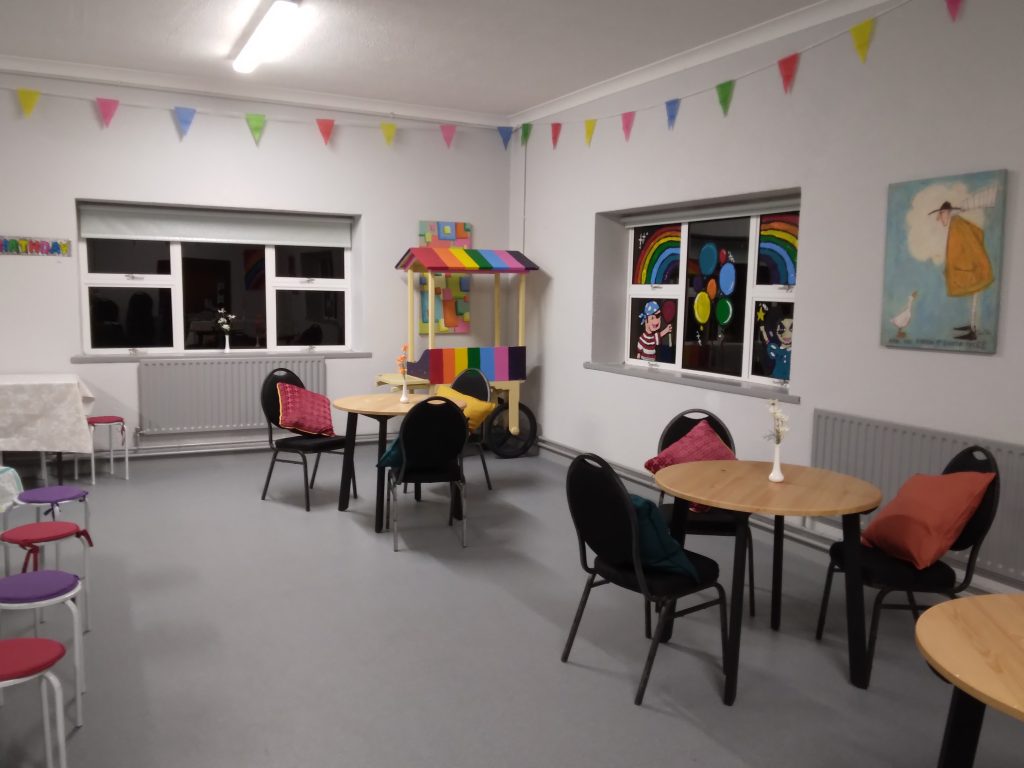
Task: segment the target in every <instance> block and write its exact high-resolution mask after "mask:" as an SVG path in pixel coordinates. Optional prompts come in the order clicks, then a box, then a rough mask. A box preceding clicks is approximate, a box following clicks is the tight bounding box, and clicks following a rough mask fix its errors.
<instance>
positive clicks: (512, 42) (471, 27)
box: [0, 0, 878, 115]
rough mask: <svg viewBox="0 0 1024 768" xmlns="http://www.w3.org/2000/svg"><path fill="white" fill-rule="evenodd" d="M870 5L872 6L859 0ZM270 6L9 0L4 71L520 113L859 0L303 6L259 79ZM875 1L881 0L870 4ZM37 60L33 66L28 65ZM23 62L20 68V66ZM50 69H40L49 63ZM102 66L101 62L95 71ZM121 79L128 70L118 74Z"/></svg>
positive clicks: (395, 0) (231, 0)
mask: <svg viewBox="0 0 1024 768" xmlns="http://www.w3.org/2000/svg"><path fill="white" fill-rule="evenodd" d="M858 1H859V4H860V5H861V6H864V5H870V4H871V2H870V1H869V2H864V0H853V2H854V3H856V2H858ZM269 2H270V0H170V1H168V0H162V1H161V2H156V0H3V1H2V2H0V30H3V33H2V34H0V70H4V69H6V70H7V71H21V72H25V71H33V67H32V66H31V65H32V64H35V65H36V66H35V69H34V71H38V72H40V73H46V74H56V73H60V74H63V75H64V76H71V77H74V76H75V73H76V72H81V73H82V75H81V76H83V77H85V78H86V79H88V77H89V75H88V74H87V72H88V70H87V69H85V68H81V67H67V66H64V67H63V68H62V67H61V66H60V65H55V64H53V62H66V63H70V64H73V65H89V66H91V67H94V68H100V67H102V68H118V69H121V70H131V71H132V72H133V74H134V77H122V78H115V77H110V78H100V79H108V80H117V79H120V80H121V81H123V82H134V83H135V84H145V83H146V77H147V76H153V77H152V79H153V82H154V84H155V83H156V82H157V78H156V77H155V76H163V80H162V82H164V83H165V84H166V83H167V82H168V81H167V76H173V77H174V78H175V80H174V83H175V84H176V85H177V86H178V87H182V86H188V88H187V89H188V90H205V91H208V92H211V93H222V94H233V93H235V94H239V95H252V94H253V89H254V88H263V89H266V90H267V91H268V92H270V91H271V90H275V91H276V92H280V91H281V90H282V89H286V90H288V91H302V92H315V93H319V94H328V95H332V96H337V97H348V98H356V99H373V100H376V101H379V102H385V103H390V104H406V105H423V106H427V107H431V108H435V109H442V110H443V109H450V110H461V111H463V112H464V113H467V114H469V113H474V114H488V115H515V114H517V113H522V112H524V111H525V110H528V109H530V108H534V107H536V106H538V105H541V104H544V103H546V102H548V101H551V100H553V99H556V98H558V97H562V96H565V95H566V94H570V93H573V92H575V91H578V90H580V89H584V88H587V87H588V86H591V85H594V84H596V83H600V82H602V81H605V80H608V79H610V78H614V77H617V76H619V75H621V74H623V73H626V72H629V71H631V70H635V69H638V68H643V67H646V66H648V65H650V64H653V63H654V62H658V61H660V60H663V59H666V58H668V57H672V56H674V55H676V54H680V53H683V52H686V51H690V50H692V49H694V48H698V47H699V46H702V45H707V44H708V43H711V42H713V41H716V40H720V39H721V38H724V37H727V36H730V35H737V34H738V33H742V32H744V31H748V30H750V29H751V28H753V27H757V26H759V25H764V24H765V23H766V22H769V21H771V20H773V19H777V18H778V17H780V16H783V15H785V14H791V13H793V12H797V11H801V10H802V9H807V8H808V7H810V6H815V9H814V11H819V10H820V6H823V5H829V6H845V7H847V9H848V6H849V5H850V4H851V0H820V1H818V0H629V1H628V2H623V0H303V6H304V8H305V9H306V12H307V13H309V14H310V16H312V18H313V19H314V21H313V23H312V28H311V29H310V30H309V32H308V34H307V35H306V37H305V39H304V40H303V41H302V42H301V44H300V45H299V47H298V49H297V50H296V51H294V53H293V54H292V55H291V56H290V57H289V58H287V59H286V60H284V61H281V62H279V63H274V64H264V65H263V66H261V67H260V68H259V69H258V70H256V72H254V73H253V74H251V75H238V74H236V73H235V72H234V71H233V70H232V69H231V64H230V57H231V56H232V55H233V54H234V53H235V52H236V51H237V49H238V47H239V42H240V40H241V37H242V35H243V33H244V32H245V31H246V30H247V29H249V28H250V27H251V26H252V20H253V18H254V16H256V14H257V13H260V14H261V13H262V10H263V9H264V8H265V7H267V6H268V5H269ZM874 2H876V3H877V2H878V0H874ZM22 59H34V60H36V61H35V62H25V61H20V60H22ZM14 62H17V63H19V66H17V67H14V66H12V65H13V63H14ZM44 64H45V66H44ZM95 71H99V70H95ZM122 74H124V73H122Z"/></svg>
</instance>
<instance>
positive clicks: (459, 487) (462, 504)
mask: <svg viewBox="0 0 1024 768" xmlns="http://www.w3.org/2000/svg"><path fill="white" fill-rule="evenodd" d="M455 489H456V492H457V493H458V494H459V512H460V513H461V516H462V548H463V549H465V548H466V493H465V486H464V485H463V484H462V483H455Z"/></svg>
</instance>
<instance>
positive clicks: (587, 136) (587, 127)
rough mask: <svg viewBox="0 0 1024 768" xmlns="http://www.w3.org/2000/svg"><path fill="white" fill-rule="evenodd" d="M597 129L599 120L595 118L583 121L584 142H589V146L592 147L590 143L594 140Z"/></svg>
mask: <svg viewBox="0 0 1024 768" xmlns="http://www.w3.org/2000/svg"><path fill="white" fill-rule="evenodd" d="M595 128H597V120H596V119H594V118H593V117H591V118H589V119H587V120H584V121H583V140H584V141H586V142H587V146H588V147H589V146H590V141H591V140H592V139H593V138H594V129H595Z"/></svg>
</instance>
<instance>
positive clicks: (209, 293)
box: [181, 243, 267, 349]
mask: <svg viewBox="0 0 1024 768" xmlns="http://www.w3.org/2000/svg"><path fill="white" fill-rule="evenodd" d="M263 265H264V249H263V246H252V245H235V244H230V243H182V244H181V281H182V298H183V301H184V316H185V348H186V349H223V348H224V334H223V333H222V332H221V330H220V329H219V328H218V326H217V322H216V321H217V310H218V309H220V308H223V309H225V310H227V311H228V312H229V313H231V314H233V315H235V319H234V320H232V321H231V331H230V335H231V346H232V348H234V349H265V348H266V346H267V317H266V309H267V304H266V289H265V288H264V280H263Z"/></svg>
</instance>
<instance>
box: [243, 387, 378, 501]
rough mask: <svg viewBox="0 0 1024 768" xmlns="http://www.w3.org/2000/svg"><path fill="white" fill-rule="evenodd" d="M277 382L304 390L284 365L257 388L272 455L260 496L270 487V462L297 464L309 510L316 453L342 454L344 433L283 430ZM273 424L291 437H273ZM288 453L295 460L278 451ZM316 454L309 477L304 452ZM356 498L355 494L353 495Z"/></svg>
mask: <svg viewBox="0 0 1024 768" xmlns="http://www.w3.org/2000/svg"><path fill="white" fill-rule="evenodd" d="M278 384H293V385H294V386H296V387H302V388H303V389H305V385H303V383H302V379H300V378H299V377H298V376H297V375H296V374H295V372H294V371H290V370H288V369H287V368H275V369H274V370H272V371H271V372H270V373H268V374H267V377H266V378H265V379H264V380H263V386H262V387H261V388H260V404H261V406H262V407H263V415H264V416H266V417H267V441H268V442H269V443H270V448H271V450H273V452H274V455H273V456H272V457H271V459H270V467H269V468H268V469H267V479H266V481H265V482H264V483H263V495H262V496H260V499H262V500H266V498H267V489H268V488H269V487H270V476H271V475H272V474H273V473H274V465H275V464H276V463H277V462H279V461H280V462H284V463H285V464H301V465H302V481H303V489H304V490H305V493H306V511H307V512H309V489H310V488H312V487H313V484H314V483H315V482H316V472H317V470H318V469H319V468H320V456H321V455H322V454H325V453H336V454H339V455H342V454H344V447H345V436H344V435H340V436H339V435H329V436H321V435H307V434H304V433H302V432H298V431H296V430H290V429H286V428H285V427H282V426H281V404H280V403H281V401H280V399H279V398H278V394H277V385H278ZM274 427H277V428H278V429H286V431H288V432H292V433H293V434H294V435H295V436H294V437H283V438H279V439H277V440H275V439H274ZM282 453H290V454H297V455H298V457H299V458H298V459H284V458H281V457H280V455H279V454H282ZM311 453H312V454H316V462H315V463H314V464H313V477H312V478H310V476H309V468H308V465H307V463H306V455H307V454H311ZM352 495H353V496H357V494H356V478H355V474H353V475H352ZM357 497H358V496H357Z"/></svg>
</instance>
